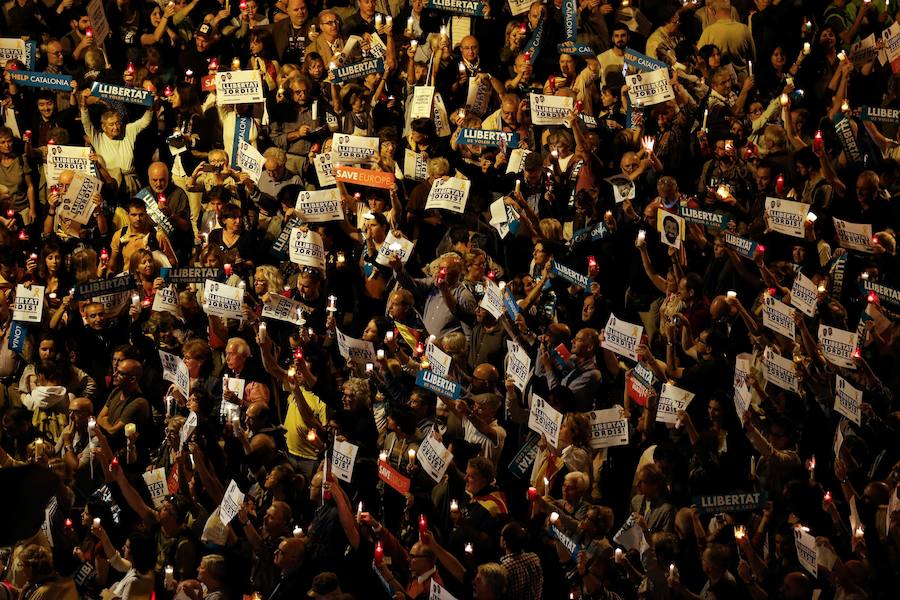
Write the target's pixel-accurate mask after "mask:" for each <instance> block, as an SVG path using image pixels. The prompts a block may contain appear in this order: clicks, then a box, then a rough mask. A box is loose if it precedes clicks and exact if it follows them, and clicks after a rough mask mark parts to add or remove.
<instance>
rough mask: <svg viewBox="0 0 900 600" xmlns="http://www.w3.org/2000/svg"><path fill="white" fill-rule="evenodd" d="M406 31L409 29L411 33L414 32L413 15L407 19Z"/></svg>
mask: <svg viewBox="0 0 900 600" xmlns="http://www.w3.org/2000/svg"><path fill="white" fill-rule="evenodd" d="M406 31H408V32H409V33H412V32H413V18H412V15H410V16H409V18H408V19H406Z"/></svg>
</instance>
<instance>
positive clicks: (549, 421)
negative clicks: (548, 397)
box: [528, 394, 563, 448]
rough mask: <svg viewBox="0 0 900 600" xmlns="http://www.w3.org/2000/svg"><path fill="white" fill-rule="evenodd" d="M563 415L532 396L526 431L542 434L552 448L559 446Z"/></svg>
mask: <svg viewBox="0 0 900 600" xmlns="http://www.w3.org/2000/svg"><path fill="white" fill-rule="evenodd" d="M562 419H563V414H562V413H561V412H559V411H558V410H556V409H555V408H553V407H552V406H550V405H549V404H547V402H546V401H544V400H543V399H542V398H541V397H540V396H538V395H537V394H534V395H532V399H531V411H530V412H529V413H528V429H531V430H532V431H536V432H537V433H542V434H544V436H546V438H547V442H548V443H549V444H550V445H551V446H553V447H554V448H555V447H556V446H557V444H559V429H560V427H562Z"/></svg>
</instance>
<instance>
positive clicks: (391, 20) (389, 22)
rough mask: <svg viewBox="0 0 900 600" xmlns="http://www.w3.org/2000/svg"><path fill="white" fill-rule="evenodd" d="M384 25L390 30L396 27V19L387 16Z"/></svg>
mask: <svg viewBox="0 0 900 600" xmlns="http://www.w3.org/2000/svg"><path fill="white" fill-rule="evenodd" d="M384 25H385V27H387V28H388V29H390V28H391V27H392V26H393V25H394V17H392V16H391V15H388V16H386V17H385V18H384Z"/></svg>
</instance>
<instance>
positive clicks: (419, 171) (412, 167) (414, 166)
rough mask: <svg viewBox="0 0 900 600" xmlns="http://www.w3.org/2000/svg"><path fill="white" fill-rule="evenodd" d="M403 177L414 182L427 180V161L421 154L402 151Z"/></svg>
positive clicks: (406, 150)
mask: <svg viewBox="0 0 900 600" xmlns="http://www.w3.org/2000/svg"><path fill="white" fill-rule="evenodd" d="M403 175H404V176H405V177H408V178H409V179H413V180H415V181H425V180H426V179H428V161H427V160H426V158H425V153H423V152H413V151H412V150H410V149H409V148H406V149H405V150H404V151H403Z"/></svg>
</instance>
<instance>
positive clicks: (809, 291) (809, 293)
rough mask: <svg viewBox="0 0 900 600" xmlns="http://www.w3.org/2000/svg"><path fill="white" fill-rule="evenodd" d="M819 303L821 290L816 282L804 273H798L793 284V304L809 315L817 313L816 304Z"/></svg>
mask: <svg viewBox="0 0 900 600" xmlns="http://www.w3.org/2000/svg"><path fill="white" fill-rule="evenodd" d="M818 303H819V292H818V290H817V289H816V284H814V283H813V282H812V280H811V279H810V278H809V277H807V276H805V275H804V274H803V273H797V277H795V278H794V285H793V286H791V306H794V307H796V308H797V309H799V310H800V312H802V313H803V314H804V315H806V316H807V317H812V316H814V315H815V314H816V306H817V305H818Z"/></svg>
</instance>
